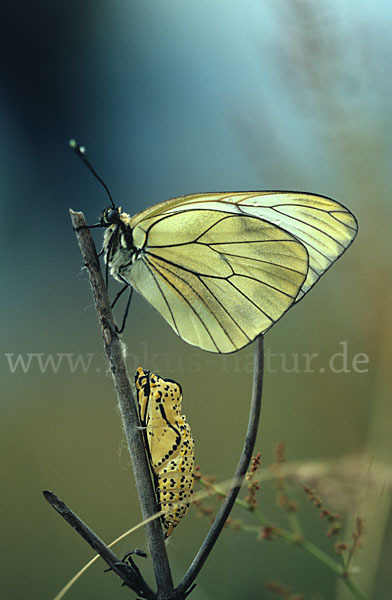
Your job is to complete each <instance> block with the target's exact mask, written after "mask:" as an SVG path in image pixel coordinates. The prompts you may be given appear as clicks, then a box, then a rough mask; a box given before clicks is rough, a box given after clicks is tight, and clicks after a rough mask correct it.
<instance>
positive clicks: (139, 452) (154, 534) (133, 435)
mask: <svg viewBox="0 0 392 600" xmlns="http://www.w3.org/2000/svg"><path fill="white" fill-rule="evenodd" d="M70 215H71V220H72V225H73V227H74V230H75V233H76V237H77V240H78V244H79V247H80V251H81V253H82V256H83V260H84V263H85V266H86V267H87V270H88V274H89V279H90V285H91V290H92V294H93V298H94V302H95V308H96V311H97V314H98V319H99V322H100V325H101V329H102V335H103V340H104V347H105V351H106V354H107V357H108V361H109V366H110V370H111V372H112V376H113V380H114V384H115V388H116V392H117V398H118V404H119V408H120V412H121V417H122V422H123V427H124V431H125V435H126V438H127V443H128V450H129V454H130V457H131V463H132V468H133V473H134V477H135V482H136V489H137V492H138V496H139V501H140V507H141V512H142V517H143V519H148V518H149V517H151V516H152V515H154V514H155V513H156V512H157V505H156V499H155V494H154V489H153V486H152V482H151V478H150V472H149V466H148V462H147V457H146V454H145V449H144V443H143V438H142V434H141V431H140V429H139V427H138V424H139V421H138V413H137V409H136V406H135V402H134V399H133V395H132V389H131V385H130V381H129V377H128V373H127V369H126V366H125V361H124V355H123V348H122V346H121V342H120V340H119V338H118V336H117V333H116V329H115V324H114V319H113V315H112V311H111V308H110V302H109V297H108V294H107V289H106V286H105V283H104V279H103V276H102V272H101V267H100V264H99V260H98V256H97V252H96V250H95V245H94V242H93V239H92V237H91V234H90V231H89V229H87V228H86V221H85V218H84V215H83V213H80V212H74V211H73V210H70ZM146 534H147V541H148V546H149V550H150V555H151V559H152V564H153V568H154V573H155V579H156V583H157V588H158V596H157V597H158V598H169V597H170V596H171V595H172V592H173V580H172V576H171V571H170V565H169V561H168V557H167V552H166V547H165V542H164V537H163V532H162V527H161V524H160V522H159V519H155V520H153V521H150V522H149V523H147V524H146Z"/></svg>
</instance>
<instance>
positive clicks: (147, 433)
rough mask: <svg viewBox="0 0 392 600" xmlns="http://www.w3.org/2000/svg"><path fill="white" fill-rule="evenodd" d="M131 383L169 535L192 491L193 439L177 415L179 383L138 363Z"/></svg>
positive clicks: (178, 409)
mask: <svg viewBox="0 0 392 600" xmlns="http://www.w3.org/2000/svg"><path fill="white" fill-rule="evenodd" d="M135 385H136V390H137V399H138V405H139V415H140V421H141V425H142V427H143V432H144V440H145V445H146V450H147V453H148V457H149V461H150V466H151V469H152V472H153V474H154V479H155V492H156V495H157V499H158V502H159V505H160V509H161V510H162V511H163V513H164V514H163V516H162V522H163V525H164V527H165V529H166V530H167V531H166V537H169V536H170V535H171V534H172V533H173V530H174V528H175V527H176V526H177V525H178V523H179V522H180V521H181V519H182V518H183V517H184V516H185V515H186V513H187V511H188V508H189V504H190V498H191V496H192V494H193V480H194V473H193V471H194V463H195V459H194V440H193V437H192V433H191V430H190V427H189V425H188V423H187V422H186V418H185V416H184V415H181V409H182V390H181V386H180V384H178V383H176V382H175V381H172V380H170V379H162V377H159V376H158V375H155V374H154V373H150V371H145V370H144V369H142V368H141V367H139V368H138V369H137V372H136V376H135Z"/></svg>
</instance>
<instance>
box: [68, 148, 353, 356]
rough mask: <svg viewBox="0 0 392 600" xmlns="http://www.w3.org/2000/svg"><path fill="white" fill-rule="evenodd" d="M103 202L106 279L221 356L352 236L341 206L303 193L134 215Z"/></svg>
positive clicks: (227, 196)
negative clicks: (118, 283) (129, 288)
mask: <svg viewBox="0 0 392 600" xmlns="http://www.w3.org/2000/svg"><path fill="white" fill-rule="evenodd" d="M78 148H80V147H78ZM82 158H83V160H84V162H86V163H87V166H88V167H89V168H90V170H92V171H93V173H94V174H95V176H96V177H98V176H97V175H96V173H95V171H94V170H93V169H92V167H91V165H90V164H89V163H88V162H87V160H86V158H85V157H84V156H82ZM98 179H99V180H100V182H101V183H103V182H102V180H101V179H100V178H99V177H98ZM103 185H104V186H105V188H106V190H107V191H108V189H107V187H106V185H105V184H104V183H103ZM109 197H110V200H111V206H110V207H109V208H105V209H104V210H103V211H102V214H101V219H100V223H99V226H101V227H105V228H106V230H105V234H104V243H103V252H104V256H105V261H106V263H107V267H108V268H109V270H110V273H111V274H112V275H113V277H114V278H115V279H117V280H119V281H121V282H123V283H125V284H126V285H127V286H132V288H133V289H135V290H136V291H137V292H139V294H141V295H142V296H143V297H144V298H145V299H146V300H147V301H148V302H149V303H150V304H151V305H152V306H153V307H154V308H155V309H156V310H157V311H158V312H159V313H160V314H161V315H162V316H163V317H164V319H166V321H167V322H168V323H169V325H170V326H171V327H172V328H173V330H174V331H175V332H176V333H177V335H179V336H180V337H181V338H182V339H183V340H185V341H186V342H188V343H189V344H192V345H194V346H198V347H199V348H202V349H203V350H208V351H210V352H217V353H230V352H234V351H236V350H240V349H241V348H243V347H244V346H246V345H247V344H249V343H251V342H252V341H253V340H255V338H256V337H257V336H259V335H260V334H264V333H265V332H266V331H268V330H269V329H270V327H272V325H274V323H276V322H277V321H278V320H279V319H280V318H281V317H282V316H283V315H284V314H285V313H286V312H287V310H288V309H289V308H290V307H291V306H292V305H293V304H295V303H297V302H298V301H299V300H301V298H303V297H304V296H305V294H307V293H308V292H309V290H310V289H311V288H312V287H313V285H314V284H315V283H316V282H317V281H318V279H319V278H320V277H321V275H323V273H325V272H326V271H327V270H328V269H329V268H330V267H331V265H332V264H333V263H334V262H335V261H336V260H337V259H338V258H339V257H340V256H341V255H342V254H343V253H344V252H345V251H346V250H347V248H348V247H349V246H350V245H351V243H352V242H353V241H354V239H355V236H356V235H357V231H358V224H357V221H356V218H355V217H354V215H353V214H352V213H351V212H350V211H349V210H348V209H347V208H345V207H344V206H343V205H342V204H339V203H338V202H336V201H335V200H332V199H331V198H327V197H324V196H319V195H316V194H309V193H304V192H279V191H271V192H268V191H262V192H257V191H256V192H224V193H209V194H205V193H202V194H192V195H188V196H180V197H178V198H173V199H171V200H167V201H165V202H161V203H159V204H156V205H155V206H152V207H150V208H147V209H146V210H143V211H142V212H140V213H138V214H136V215H134V216H130V215H129V214H128V213H126V212H123V211H122V209H121V207H117V206H116V205H115V204H114V202H113V200H112V198H111V196H110V193H109Z"/></svg>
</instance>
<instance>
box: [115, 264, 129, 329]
mask: <svg viewBox="0 0 392 600" xmlns="http://www.w3.org/2000/svg"><path fill="white" fill-rule="evenodd" d="M120 277H121V275H120ZM121 279H122V277H121ZM123 281H124V283H125V285H124V287H123V288H121V290H120V291H119V293H118V294H117V296H116V297H115V299H114V301H113V303H112V308H113V306H114V305H115V304H116V302H117V300H118V299H119V298H120V296H121V294H122V293H123V292H125V290H126V289H127V288H129V297H128V300H127V305H126V307H125V312H124V316H123V320H122V323H121V327H120V328H118V327H117V325H116V331H117V333H122V332H123V331H124V328H125V323H126V321H127V318H128V312H129V307H130V305H131V300H132V294H133V287H132V286H130V285H129V283H127V282H126V281H125V279H123Z"/></svg>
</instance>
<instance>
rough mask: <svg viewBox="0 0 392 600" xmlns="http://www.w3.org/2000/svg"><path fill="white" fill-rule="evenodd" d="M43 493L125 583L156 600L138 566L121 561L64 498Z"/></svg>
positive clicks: (137, 591)
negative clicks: (134, 567) (134, 566)
mask: <svg viewBox="0 0 392 600" xmlns="http://www.w3.org/2000/svg"><path fill="white" fill-rule="evenodd" d="M43 495H44V497H45V499H46V500H47V501H48V502H49V504H50V505H51V506H52V507H53V508H54V509H55V510H57V512H58V513H59V514H60V515H61V516H62V517H63V518H64V519H65V520H66V521H67V522H68V523H69V524H70V525H71V527H73V528H74V529H75V531H76V532H77V533H79V534H80V535H81V536H82V537H83V538H84V539H85V540H86V542H88V544H90V546H91V547H92V548H93V549H94V550H95V551H96V552H97V553H98V554H99V555H100V556H101V557H102V558H103V560H104V561H105V562H106V563H107V564H108V565H109V567H110V568H111V569H113V571H114V572H115V573H117V575H119V577H121V579H122V580H123V582H124V584H125V585H127V586H128V587H129V588H131V589H132V590H133V591H134V592H136V593H137V594H138V595H140V596H143V598H146V600H155V598H156V596H155V594H154V592H153V591H152V589H151V588H150V587H149V586H148V585H147V583H146V582H145V581H144V579H143V578H142V577H141V575H140V572H139V570H138V569H137V567H136V569H133V568H132V567H131V566H130V565H127V564H126V563H125V562H123V561H121V560H120V559H119V558H118V557H117V556H116V555H115V554H114V552H112V550H110V548H108V546H107V545H106V544H105V542H103V541H102V540H101V538H99V537H98V536H97V535H96V534H95V533H94V531H92V530H91V529H90V527H88V525H86V523H84V522H83V521H82V520H81V519H80V518H79V517H78V516H77V515H76V514H75V513H74V512H73V511H72V510H71V509H70V508H69V507H68V506H67V505H66V504H65V503H64V502H63V501H62V500H60V498H59V497H58V496H56V494H53V492H49V491H44V492H43ZM131 564H132V563H131Z"/></svg>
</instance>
